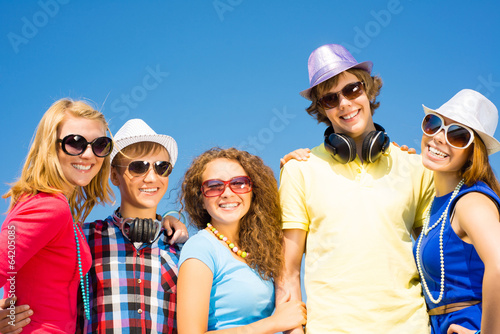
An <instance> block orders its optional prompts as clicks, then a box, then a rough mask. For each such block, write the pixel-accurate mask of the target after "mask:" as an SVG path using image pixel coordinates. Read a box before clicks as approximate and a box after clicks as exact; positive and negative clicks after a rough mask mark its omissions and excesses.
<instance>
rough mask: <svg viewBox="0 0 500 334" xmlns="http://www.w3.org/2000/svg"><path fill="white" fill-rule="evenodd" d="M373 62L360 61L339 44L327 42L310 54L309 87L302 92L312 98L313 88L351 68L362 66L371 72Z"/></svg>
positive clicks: (307, 97) (301, 93) (306, 96)
mask: <svg viewBox="0 0 500 334" xmlns="http://www.w3.org/2000/svg"><path fill="white" fill-rule="evenodd" d="M372 66H373V63H372V62H371V61H365V62H362V63H358V62H357V61H356V59H354V57H353V56H352V55H351V54H350V53H349V51H347V49H346V48H344V47H343V46H342V45H339V44H326V45H323V46H320V47H319V48H317V49H316V50H314V51H313V52H312V53H311V55H310V56H309V61H308V62H307V67H308V69H309V86H310V87H309V88H308V89H306V90H303V91H302V92H300V95H302V96H303V97H305V98H306V99H308V100H310V99H311V89H312V88H313V87H314V86H317V85H319V84H320V83H322V82H324V81H326V80H328V79H330V78H333V77H334V76H336V75H337V74H339V73H342V72H344V71H345V70H348V69H350V68H360V69H362V70H365V71H367V72H368V73H371V71H372Z"/></svg>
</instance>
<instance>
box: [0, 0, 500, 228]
mask: <svg viewBox="0 0 500 334" xmlns="http://www.w3.org/2000/svg"><path fill="white" fill-rule="evenodd" d="M499 7H500V5H499V4H498V2H495V1H477V2H474V3H473V2H470V1H439V2H438V1H432V2H431V1H415V0H413V1H411V0H399V1H396V0H389V1H386V0H384V1H356V2H354V1H332V0H329V1H286V2H285V1H257V0H255V1H250V0H206V1H190V2H188V1H179V0H170V1H147V2H146V1H144V2H140V3H139V2H136V1H126V0H124V1H85V2H84V1H74V0H73V1H71V0H40V1H6V0H1V1H0V22H2V23H1V25H0V43H1V45H0V96H1V97H2V102H3V103H2V111H1V122H0V139H1V143H2V148H1V150H2V151H1V152H2V157H3V158H2V163H1V164H0V175H2V182H1V184H0V192H1V193H5V192H6V191H7V190H8V185H7V183H9V182H12V181H13V180H14V179H15V178H16V177H17V176H18V175H19V173H20V169H21V167H22V163H23V160H24V158H25V156H26V153H27V151H28V147H29V144H30V141H31V138H32V136H33V133H34V130H35V127H36V125H37V124H38V121H39V120H40V118H41V116H42V115H43V113H44V112H45V110H46V109H47V108H48V107H49V106H50V105H51V104H52V103H53V102H54V101H55V100H57V99H60V98H63V97H71V98H74V99H80V98H85V99H89V100H91V101H93V102H94V103H95V104H96V105H97V107H98V108H100V110H102V111H103V113H104V114H105V115H106V117H107V119H108V120H109V121H110V127H111V130H112V131H113V132H116V131H117V130H118V128H119V127H120V126H121V125H122V124H123V123H124V122H125V121H126V120H128V119H130V118H142V119H144V120H145V121H146V122H147V123H149V124H150V125H151V126H152V127H153V129H154V130H156V131H157V132H158V133H163V134H168V135H171V136H172V137H174V138H175V139H176V140H177V143H178V145H179V159H178V162H177V164H176V166H175V169H174V171H173V173H172V175H171V177H170V190H169V192H168V193H167V195H168V196H167V197H166V198H165V199H164V201H162V203H161V204H160V207H159V209H158V210H159V212H160V213H162V212H164V211H167V210H171V209H178V208H179V205H178V203H177V192H178V189H179V180H180V179H181V178H182V175H183V173H184V172H185V170H186V168H187V166H188V165H189V163H190V162H191V161H192V159H193V158H194V157H195V156H197V155H198V154H200V153H201V152H203V151H205V150H206V149H209V148H211V147H213V146H222V147H230V146H236V147H239V148H242V149H247V150H249V151H250V152H252V153H255V154H258V155H259V156H261V157H262V158H263V159H264V161H265V162H266V163H267V164H268V165H270V166H271V167H272V168H273V169H274V171H275V173H276V177H278V175H279V158H280V157H282V156H283V155H284V154H285V153H287V152H289V151H291V150H293V149H295V148H299V147H314V146H316V145H318V144H320V143H321V141H322V134H323V131H324V128H325V127H324V126H323V125H318V124H317V123H316V121H315V120H313V119H312V118H311V117H310V116H309V115H307V113H306V112H305V111H304V109H305V108H306V107H307V106H308V103H307V101H306V100H304V99H303V98H302V97H300V96H299V91H301V90H303V89H305V88H308V85H309V82H308V73H307V59H308V57H309V54H310V53H311V52H312V51H313V50H314V49H315V48H317V47H319V46H321V45H323V44H327V43H339V44H343V45H344V46H346V47H348V48H349V49H350V50H351V52H352V53H353V55H354V56H355V57H356V59H357V60H358V61H366V60H371V61H373V62H374V68H373V73H374V74H379V75H380V76H381V77H382V79H383V80H384V87H383V89H382V93H381V94H380V96H379V100H380V101H381V106H380V108H379V109H378V110H377V111H376V113H375V116H374V119H375V121H376V122H378V123H380V124H381V125H383V126H384V127H385V128H386V130H387V131H388V134H389V136H390V137H391V139H392V140H396V141H397V142H399V143H404V144H408V145H409V146H412V147H415V148H417V150H418V151H420V138H421V131H420V121H421V119H422V117H423V111H422V107H421V105H422V104H425V105H426V106H428V107H431V108H437V107H439V106H440V105H441V104H443V103H444V102H446V101H447V100H448V99H449V98H451V97H452V96H453V95H454V94H455V93H456V92H458V91H459V90H460V89H463V88H471V89H476V90H478V91H479V92H481V93H483V94H484V95H486V96H487V97H488V98H490V99H491V100H492V101H493V103H495V104H496V105H497V106H498V107H500V65H499V59H500V58H499V56H500V43H499V42H500V39H499V35H500V8H499ZM497 138H500V132H499V131H497ZM491 163H492V165H493V168H494V169H495V170H496V172H497V173H498V172H499V168H500V154H498V153H497V154H496V155H493V156H492V157H491ZM7 207H8V202H7V201H5V200H3V199H2V200H0V211H1V212H5V211H6V210H7ZM110 212H111V208H109V207H107V208H104V207H96V208H95V209H94V211H93V212H92V213H91V215H90V217H89V219H99V218H104V217H105V216H107V215H108V214H109V213H110ZM4 218H5V216H3V217H2V219H1V220H0V221H3V220H4Z"/></svg>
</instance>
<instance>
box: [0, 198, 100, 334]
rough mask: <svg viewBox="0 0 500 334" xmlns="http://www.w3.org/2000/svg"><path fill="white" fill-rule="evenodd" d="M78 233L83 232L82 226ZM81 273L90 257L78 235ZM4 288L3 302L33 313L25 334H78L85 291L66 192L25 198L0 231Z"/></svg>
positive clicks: (0, 272)
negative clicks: (9, 301)
mask: <svg viewBox="0 0 500 334" xmlns="http://www.w3.org/2000/svg"><path fill="white" fill-rule="evenodd" d="M78 229H79V230H80V231H81V229H80V227H78ZM78 238H79V243H80V257H81V261H82V271H83V275H85V273H86V272H87V271H88V270H89V269H90V266H91V264H92V257H91V255H90V250H89V246H88V244H87V242H86V240H85V239H83V238H82V236H81V235H80V234H78ZM0 286H3V288H4V298H7V297H10V296H12V295H13V294H15V295H16V296H17V303H16V304H17V305H24V304H28V305H29V306H30V307H31V309H32V310H33V315H32V316H31V317H30V318H31V322H30V324H29V325H27V326H26V327H24V328H23V333H74V332H75V327H76V315H77V311H76V306H77V294H78V293H81V292H80V289H79V286H80V274H79V271H78V258H77V251H76V241H75V234H74V230H73V218H72V216H71V211H70V208H69V205H68V202H67V200H66V197H64V195H62V194H57V195H51V194H46V193H39V194H37V195H35V196H30V197H27V198H23V199H21V200H20V201H19V202H18V203H17V204H16V205H15V207H14V208H13V209H12V210H11V211H10V212H9V214H8V215H7V218H6V219H5V221H4V223H3V224H2V230H1V232H0Z"/></svg>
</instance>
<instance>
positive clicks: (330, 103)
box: [318, 81, 364, 109]
mask: <svg viewBox="0 0 500 334" xmlns="http://www.w3.org/2000/svg"><path fill="white" fill-rule="evenodd" d="M363 85H364V83H363V82H361V81H358V82H353V83H350V84H347V85H345V86H344V88H342V89H341V90H340V91H338V92H336V93H328V94H326V95H325V96H323V97H322V98H320V99H319V100H318V103H319V104H320V105H321V106H322V107H323V109H333V108H336V107H338V106H339V103H340V99H339V94H342V96H344V97H345V98H346V99H348V100H354V99H355V98H357V97H359V96H361V94H363Z"/></svg>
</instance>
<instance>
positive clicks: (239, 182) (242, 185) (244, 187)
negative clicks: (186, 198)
mask: <svg viewBox="0 0 500 334" xmlns="http://www.w3.org/2000/svg"><path fill="white" fill-rule="evenodd" d="M228 185H229V189H231V191H232V192H233V193H235V194H246V193H248V192H250V191H252V180H250V178H249V177H248V176H236V177H233V178H232V179H231V180H229V181H222V180H219V179H212V180H206V181H205V182H203V184H202V185H201V192H202V193H203V195H204V196H205V197H216V196H220V195H222V194H223V193H224V191H225V190H226V187H227V186H228Z"/></svg>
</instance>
